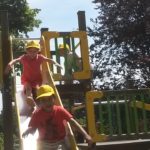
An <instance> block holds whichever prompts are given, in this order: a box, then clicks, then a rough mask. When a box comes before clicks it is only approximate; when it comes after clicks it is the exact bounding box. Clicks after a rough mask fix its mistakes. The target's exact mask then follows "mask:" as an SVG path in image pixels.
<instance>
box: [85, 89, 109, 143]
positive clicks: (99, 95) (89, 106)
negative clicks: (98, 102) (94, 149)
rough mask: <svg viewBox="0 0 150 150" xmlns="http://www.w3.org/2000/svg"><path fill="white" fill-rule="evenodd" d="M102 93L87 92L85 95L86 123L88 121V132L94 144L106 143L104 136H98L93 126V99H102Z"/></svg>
mask: <svg viewBox="0 0 150 150" xmlns="http://www.w3.org/2000/svg"><path fill="white" fill-rule="evenodd" d="M102 97H103V93H102V92H101V91H89V92H87V93H86V110H87V121H88V131H89V134H90V135H91V136H92V138H93V140H94V142H99V141H106V140H107V136H106V135H100V134H97V132H96V125H95V113H94V104H93V102H94V99H96V98H99V99H100V98H102Z"/></svg>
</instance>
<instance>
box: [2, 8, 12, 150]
mask: <svg viewBox="0 0 150 150" xmlns="http://www.w3.org/2000/svg"><path fill="white" fill-rule="evenodd" d="M0 25H1V32H2V34H1V36H2V38H1V44H2V47H1V48H2V76H3V89H2V99H3V127H4V150H13V117H12V96H11V87H10V86H11V79H10V76H9V75H4V69H5V68H6V66H7V64H8V62H9V61H10V58H11V56H10V40H9V29H8V13H7V11H0Z"/></svg>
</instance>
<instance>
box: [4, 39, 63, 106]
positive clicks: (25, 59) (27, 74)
mask: <svg viewBox="0 0 150 150" xmlns="http://www.w3.org/2000/svg"><path fill="white" fill-rule="evenodd" d="M39 50H40V45H39V43H38V42H37V41H29V42H28V43H27V45H26V54H24V55H22V56H20V57H19V58H16V59H13V60H12V61H10V62H9V63H8V65H7V67H6V69H5V74H8V73H9V71H10V70H11V69H12V66H13V65H14V64H16V63H17V62H20V63H21V64H22V65H23V72H22V75H21V83H22V84H23V85H24V91H25V94H26V96H27V103H28V104H29V105H31V106H32V107H33V106H34V101H33V96H34V95H35V93H36V92H35V91H36V88H37V87H39V86H40V85H41V84H42V74H41V64H42V63H43V62H48V63H52V64H55V65H56V66H58V67H60V68H62V66H61V65H60V64H58V63H57V62H55V61H54V60H52V59H49V58H47V57H45V56H43V55H42V54H39Z"/></svg>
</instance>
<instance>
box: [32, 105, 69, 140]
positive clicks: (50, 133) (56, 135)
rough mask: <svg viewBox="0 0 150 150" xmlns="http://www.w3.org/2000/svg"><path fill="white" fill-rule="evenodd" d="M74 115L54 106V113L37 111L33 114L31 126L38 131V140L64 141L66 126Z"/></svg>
mask: <svg viewBox="0 0 150 150" xmlns="http://www.w3.org/2000/svg"><path fill="white" fill-rule="evenodd" d="M71 118H72V115H71V114H70V113H69V112H68V111H67V110H66V109H64V108H63V107H61V106H56V105H54V106H53V110H52V112H45V111H44V110H42V109H40V108H39V109H37V110H35V112H34V113H33V115H32V117H31V120H30V122H29V126H31V127H33V128H36V129H38V131H39V138H38V140H42V141H47V142H57V141H59V140H62V139H64V137H65V135H66V131H65V124H66V121H69V120H70V119H71Z"/></svg>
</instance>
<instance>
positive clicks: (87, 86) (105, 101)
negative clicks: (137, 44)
mask: <svg viewBox="0 0 150 150" xmlns="http://www.w3.org/2000/svg"><path fill="white" fill-rule="evenodd" d="M80 13H81V14H79V31H73V32H53V31H48V29H42V30H41V40H42V42H43V47H42V50H41V53H42V54H43V55H45V56H47V57H49V58H54V59H56V60H57V62H60V63H61V62H64V60H67V57H66V54H65V55H64V56H63V58H62V56H61V55H60V54H59V44H61V43H63V44H64V45H66V44H68V45H69V46H70V48H71V50H72V53H78V54H79V55H80V57H81V60H82V67H81V68H82V70H77V69H76V66H75V63H73V65H72V75H71V77H70V78H69V79H68V78H66V76H65V73H64V72H62V71H61V70H59V69H56V68H55V67H54V66H49V65H48V64H47V63H45V64H43V67H42V68H43V69H42V70H43V73H42V75H43V80H44V82H45V83H46V84H50V85H51V86H53V88H54V89H55V92H56V94H57V100H58V101H57V104H58V105H64V107H66V108H67V109H68V110H69V111H71V112H72V113H73V114H74V117H75V118H76V119H77V120H78V121H79V122H80V124H82V125H83V126H85V128H86V129H87V131H88V133H89V134H90V135H91V136H92V138H93V140H94V142H96V147H102V148H104V149H109V145H111V146H110V147H111V149H113V145H115V146H116V147H117V145H118V147H119V148H118V149H123V147H124V146H122V144H124V143H127V145H131V143H132V146H131V147H132V149H141V147H142V149H143V148H144V150H148V148H149V140H148V138H149V137H150V111H149V110H150V106H149V104H148V102H149V99H150V93H149V89H139V90H132V89H129V90H120V91H95V90H92V88H91V82H90V80H91V78H92V72H91V68H90V62H89V50H88V41H87V34H86V31H85V18H84V13H83V12H80ZM3 15H4V14H3ZM4 16H5V20H6V18H7V16H6V15H4ZM4 16H3V17H4ZM80 17H81V18H82V21H83V20H84V21H83V22H82V21H80ZM83 18H84V19H83ZM3 19H4V18H2V16H1V20H3ZM1 24H2V21H1ZM3 26H6V24H2V27H3ZM7 26H8V25H7ZM7 26H6V27H7ZM2 29H3V28H2ZM2 34H3V35H2ZM0 41H1V44H0V46H1V51H0V57H1V59H0V60H1V67H0V71H1V74H3V70H4V68H5V66H6V65H7V63H8V61H9V60H10V59H11V56H12V51H11V48H10V45H11V39H10V38H9V34H8V31H7V30H6V28H5V29H4V30H2V32H1V40H0ZM8 43H9V44H8ZM4 50H5V51H4ZM6 50H8V53H7V56H6ZM8 56H9V57H8ZM2 60H3V61H2ZM75 61H76V60H75V58H74V57H73V62H75ZM67 67H68V64H67V61H66V62H64V70H65V71H66V70H67ZM50 70H51V71H50ZM51 72H53V74H51ZM11 81H12V80H11V79H10V78H9V77H1V79H0V83H1V84H0V85H1V88H3V91H2V94H3V111H4V118H5V117H6V118H7V119H4V147H5V149H6V150H8V149H9V150H11V149H12V148H13V145H14V141H13V138H12V136H11V135H12V134H13V131H12V128H13V127H12V126H13V125H12V122H13V120H12V116H11V115H12V101H15V106H16V111H17V114H18V127H19V128H20V125H21V124H20V119H19V118H20V114H19V110H18V99H17V97H16V95H15V94H14V93H15V91H16V90H15V88H14V90H10V89H9V87H10V85H13V84H12V83H11ZM13 83H14V82H13ZM14 85H15V84H14ZM12 87H13V86H12ZM10 91H14V92H13V93H10ZM12 95H13V96H12ZM12 97H13V99H12ZM68 128H69V130H70V133H71V134H70V137H71V143H72V149H73V150H74V149H75V150H76V149H78V148H77V145H78V146H79V147H80V148H81V149H84V148H85V147H86V146H87V144H85V143H82V142H83V141H82V139H80V140H79V139H78V138H77V137H74V136H73V134H72V130H71V128H70V125H68ZM21 139H22V138H21V134H20V141H21V142H20V143H21V144H22V140H21ZM75 139H76V141H75ZM139 139H143V140H140V141H139ZM125 140H126V142H124V141H125ZM127 140H128V142H127ZM81 141H82V142H81ZM112 141H119V143H116V144H112V143H111V144H110V142H112ZM129 141H130V142H129ZM79 143H80V144H79ZM120 143H121V144H120ZM133 143H135V145H136V146H137V147H136V148H135V147H133V145H134V144H133ZM76 144H77V145H76ZM116 147H115V148H114V149H117V148H116ZM125 148H126V149H127V147H125ZM129 149H130V148H129Z"/></svg>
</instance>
